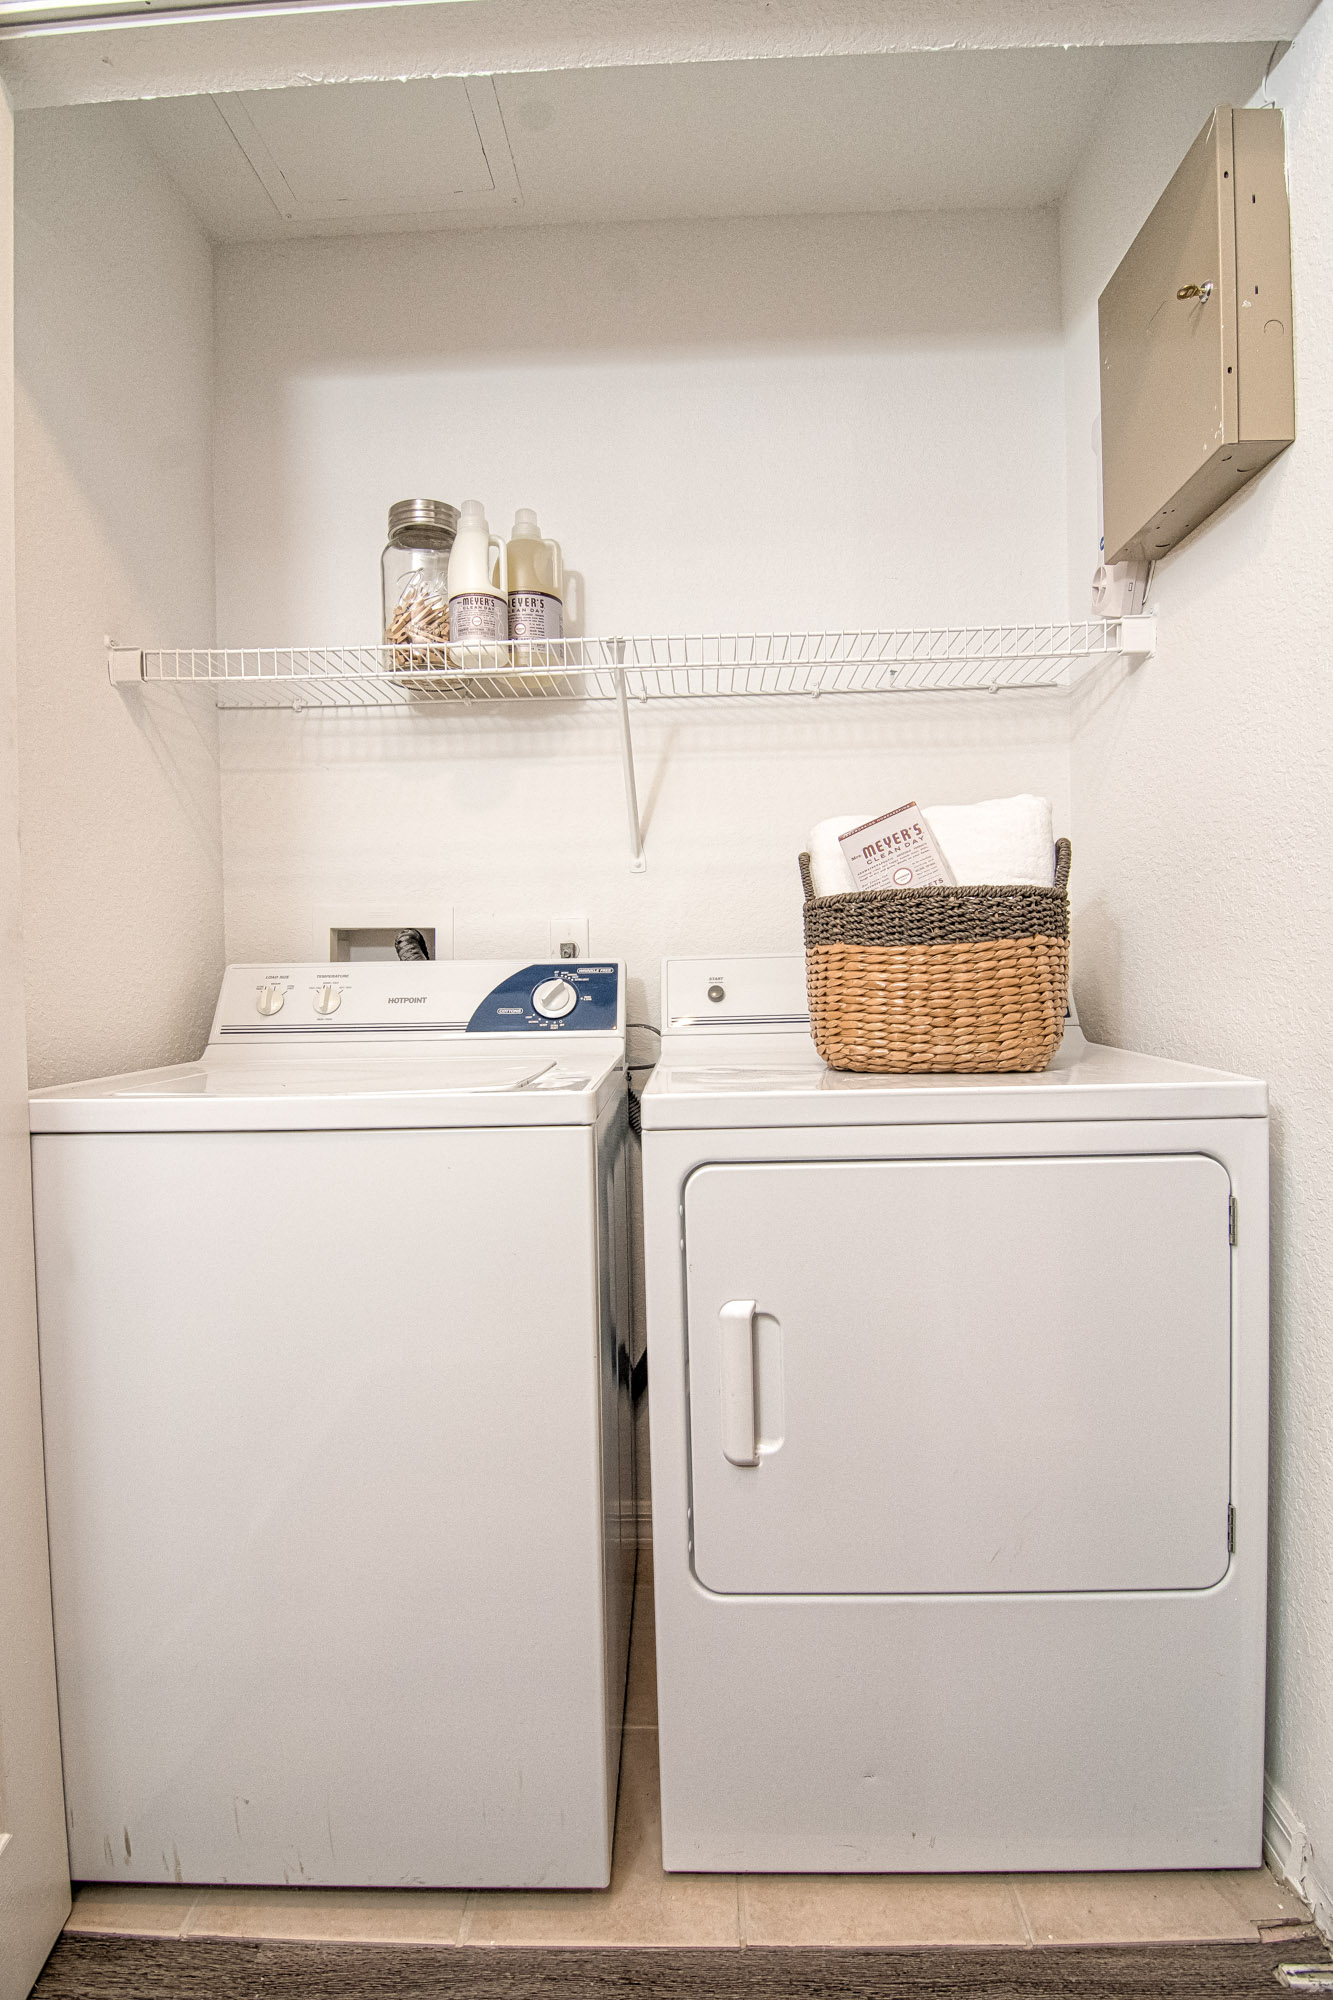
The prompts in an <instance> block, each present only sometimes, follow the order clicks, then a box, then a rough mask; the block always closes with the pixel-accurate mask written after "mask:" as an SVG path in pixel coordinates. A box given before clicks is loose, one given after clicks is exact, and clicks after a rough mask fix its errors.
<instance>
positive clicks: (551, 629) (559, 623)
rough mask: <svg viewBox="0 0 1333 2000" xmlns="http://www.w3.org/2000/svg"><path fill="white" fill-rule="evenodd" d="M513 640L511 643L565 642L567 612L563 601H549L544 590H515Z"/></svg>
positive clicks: (511, 616) (511, 604)
mask: <svg viewBox="0 0 1333 2000" xmlns="http://www.w3.org/2000/svg"><path fill="white" fill-rule="evenodd" d="M509 636H510V638H511V639H563V638H564V636H565V612H564V606H563V605H562V604H561V602H560V599H559V598H558V597H548V596H547V595H546V592H545V591H544V590H511V591H510V593H509Z"/></svg>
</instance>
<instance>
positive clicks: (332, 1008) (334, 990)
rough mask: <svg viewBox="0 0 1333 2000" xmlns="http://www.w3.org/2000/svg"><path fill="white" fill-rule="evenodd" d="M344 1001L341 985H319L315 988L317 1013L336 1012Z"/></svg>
mask: <svg viewBox="0 0 1333 2000" xmlns="http://www.w3.org/2000/svg"><path fill="white" fill-rule="evenodd" d="M342 1003H343V994H342V988H341V986H317V987H316V988H315V1012H316V1013H317V1014H336V1013H337V1011H338V1009H339V1008H340V1007H341V1006H342Z"/></svg>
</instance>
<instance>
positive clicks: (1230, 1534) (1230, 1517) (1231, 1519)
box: [1227, 1507, 1236, 1556]
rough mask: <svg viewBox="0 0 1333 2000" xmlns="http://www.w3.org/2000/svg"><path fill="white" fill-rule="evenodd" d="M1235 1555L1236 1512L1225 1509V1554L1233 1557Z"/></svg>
mask: <svg viewBox="0 0 1333 2000" xmlns="http://www.w3.org/2000/svg"><path fill="white" fill-rule="evenodd" d="M1235 1553H1236V1510H1235V1508H1234V1507H1228V1508H1227V1554H1228V1555H1229V1556H1234V1555H1235Z"/></svg>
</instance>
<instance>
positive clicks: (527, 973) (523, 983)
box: [467, 960, 620, 1035]
mask: <svg viewBox="0 0 1333 2000" xmlns="http://www.w3.org/2000/svg"><path fill="white" fill-rule="evenodd" d="M467 1025H468V1033H469V1034H495V1033H497V1032H498V1033H501V1034H505V1033H507V1034H511V1035H512V1034H524V1033H531V1032H532V1030H533V1029H543V1028H545V1029H560V1030H569V1029H575V1030H583V1031H585V1032H587V1031H591V1030H593V1029H596V1030H598V1031H599V1032H600V1033H602V1034H605V1033H606V1032H607V1030H608V1029H611V1030H613V1031H614V1030H615V1029H616V1028H617V1027H618V1026H619V1025H620V967H619V966H618V965H581V964H570V963H569V961H568V960H562V961H561V962H560V963H559V964H557V965H525V966H524V967H523V968H522V970H521V971H519V972H515V973H513V974H511V976H510V977H509V978H508V979H506V980H504V981H503V982H502V983H501V984H500V985H499V986H497V987H495V988H494V990H493V991H492V992H490V993H488V994H487V995H486V998H485V999H484V1000H483V1001H482V1003H481V1005H480V1006H479V1007H478V1008H477V1009H476V1010H475V1012H474V1013H473V1015H472V1018H471V1019H470V1020H469V1022H468V1024H467Z"/></svg>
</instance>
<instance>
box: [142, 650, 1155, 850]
mask: <svg viewBox="0 0 1333 2000" xmlns="http://www.w3.org/2000/svg"><path fill="white" fill-rule="evenodd" d="M1156 644H1157V621H1156V619H1155V618H1153V617H1141V618H1116V619H1106V620H1100V619H1098V620H1091V621H1089V622H1087V623H1083V624H1068V625H952V626H916V627H911V628H907V629H903V630H884V631H876V632H785V633H780V632H776V633H775V632H771V633H693V634H692V633H681V634H672V635H668V636H665V637H648V638H631V639H625V638H608V639H563V640H543V641H540V642H531V641H522V642H519V641H514V640H511V641H507V642H505V643H498V642H492V643H489V644H486V645H467V646H440V645H422V646H351V647H347V646H310V647H287V648H281V647H280V648H225V649H207V650H198V651H185V652H170V651H165V650H159V649H151V648H137V647H125V646H109V647H108V649H107V671H108V675H109V677H110V679H111V682H112V684H113V685H114V686H116V687H119V688H122V689H125V688H129V687H140V688H161V687H168V688H174V689H178V690H179V689H191V690H203V691H204V692H205V693H206V695H207V696H208V697H210V698H211V699H212V700H213V701H214V703H215V704H216V706H217V707H218V708H219V709H259V708H275V709H287V710H291V711H294V712H296V713H313V712H321V713H322V712H324V711H326V710H334V711H339V710H341V711H360V712H361V713H363V714H364V713H366V712H367V711H372V710H377V709H400V710H401V709H406V710H408V711H411V712H416V713H418V714H430V713H435V714H439V713H441V712H443V711H447V710H457V709H458V708H461V707H471V706H475V705H476V704H478V703H494V702H512V701H524V702H532V701H580V702H585V701H592V702H599V701H600V702H605V703H608V704H610V705H613V706H614V709H615V715H616V725H617V728H616V734H617V741H618V745H619V749H620V756H621V763H622V767H623V772H624V782H625V810H626V815H627V819H628V823H629V846H630V867H631V868H632V869H634V870H635V871H636V872H638V871H641V870H642V869H644V868H645V867H646V866H647V862H646V858H645V855H644V843H643V827H642V822H641V819H640V814H639V803H638V786H637V781H636V777H635V769H634V734H633V729H632V726H631V721H630V703H631V702H632V701H633V702H649V701H662V700H671V701H697V700H711V699H717V698H722V699H743V698H760V699H774V698H793V697H801V696H804V697H805V698H807V699H818V698H820V697H823V696H825V695H907V694H941V693H953V694H991V695H995V694H1003V693H1010V692H1031V691H1033V690H1037V689H1065V690H1067V689H1069V688H1071V687H1073V686H1074V685H1075V683H1076V682H1077V681H1079V680H1080V679H1081V678H1082V677H1083V676H1084V675H1085V674H1086V673H1088V672H1090V671H1091V670H1092V669H1094V668H1095V667H1097V666H1101V665H1104V664H1107V663H1109V662H1111V661H1116V660H1119V661H1124V662H1126V663H1127V664H1128V665H1129V666H1131V667H1137V666H1141V665H1142V664H1143V662H1144V661H1145V660H1148V659H1150V658H1151V657H1152V654H1153V652H1154V650H1155V648H1156Z"/></svg>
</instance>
